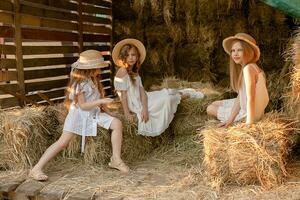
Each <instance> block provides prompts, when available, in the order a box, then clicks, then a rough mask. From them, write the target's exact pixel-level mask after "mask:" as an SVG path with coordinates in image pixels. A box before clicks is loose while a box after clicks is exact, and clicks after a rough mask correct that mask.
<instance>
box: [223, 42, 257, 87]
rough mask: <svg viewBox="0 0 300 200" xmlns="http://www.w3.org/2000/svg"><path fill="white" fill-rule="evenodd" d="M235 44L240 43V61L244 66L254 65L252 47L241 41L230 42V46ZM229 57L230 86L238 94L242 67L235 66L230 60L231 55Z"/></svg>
mask: <svg viewBox="0 0 300 200" xmlns="http://www.w3.org/2000/svg"><path fill="white" fill-rule="evenodd" d="M236 42H240V43H241V46H242V47H243V58H242V59H243V62H244V64H249V63H255V60H254V59H255V57H254V50H253V49H252V47H251V46H250V45H249V44H248V43H247V42H244V41H242V40H234V41H233V42H232V46H233V44H234V43H236ZM232 46H231V47H232ZM229 57H230V58H229V62H230V63H229V72H230V86H231V88H232V89H233V90H234V91H235V92H238V91H239V89H240V88H241V83H242V77H243V74H242V65H240V64H236V63H235V62H234V60H233V59H232V57H231V54H230V56H229Z"/></svg>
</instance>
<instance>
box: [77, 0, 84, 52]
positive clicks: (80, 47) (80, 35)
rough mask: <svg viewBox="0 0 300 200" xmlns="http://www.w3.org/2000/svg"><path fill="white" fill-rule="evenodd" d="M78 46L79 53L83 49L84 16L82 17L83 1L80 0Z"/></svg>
mask: <svg viewBox="0 0 300 200" xmlns="http://www.w3.org/2000/svg"><path fill="white" fill-rule="evenodd" d="M77 2H78V10H77V12H78V46H79V53H81V52H82V51H83V18H82V2H81V0H78V1H77Z"/></svg>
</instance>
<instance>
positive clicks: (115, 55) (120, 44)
mask: <svg viewBox="0 0 300 200" xmlns="http://www.w3.org/2000/svg"><path fill="white" fill-rule="evenodd" d="M126 44H130V45H133V46H135V47H136V48H137V49H138V51H139V54H140V58H139V60H140V64H142V63H143V62H144V60H145V58H146V48H145V46H144V45H143V43H142V42H141V41H139V40H137V39H132V38H128V39H124V40H121V41H120V42H118V43H117V44H116V45H115V47H114V49H113V51H112V59H113V61H114V63H115V64H116V65H117V66H119V67H125V65H124V63H123V61H122V59H121V58H120V51H121V49H122V48H123V47H124V45H126Z"/></svg>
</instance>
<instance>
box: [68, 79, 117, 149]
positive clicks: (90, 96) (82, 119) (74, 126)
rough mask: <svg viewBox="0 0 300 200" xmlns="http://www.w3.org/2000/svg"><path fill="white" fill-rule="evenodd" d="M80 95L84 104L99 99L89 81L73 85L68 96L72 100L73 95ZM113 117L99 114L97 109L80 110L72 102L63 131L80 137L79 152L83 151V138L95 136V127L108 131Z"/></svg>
mask: <svg viewBox="0 0 300 200" xmlns="http://www.w3.org/2000/svg"><path fill="white" fill-rule="evenodd" d="M79 93H82V94H83V95H84V97H85V101H86V102H91V101H95V100H97V99H99V98H100V93H99V92H98V89H97V87H96V86H95V85H94V83H93V82H92V81H91V80H88V81H83V82H81V83H79V84H74V85H73V87H72V92H71V93H70V95H69V98H70V100H74V97H75V95H77V94H79ZM112 120H113V117H112V116H110V115H108V114H107V113H105V112H101V110H100V108H99V107H96V108H94V109H92V110H82V109H81V108H80V107H79V105H78V104H75V102H74V101H72V103H71V105H70V109H69V113H68V115H67V117H66V119H65V123H64V128H63V131H65V132H70V133H74V134H77V135H81V136H82V143H81V152H83V151H84V145H85V136H96V135H97V125H99V126H101V127H103V128H105V129H109V127H110V124H111V122H112Z"/></svg>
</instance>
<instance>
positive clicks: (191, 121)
mask: <svg viewBox="0 0 300 200" xmlns="http://www.w3.org/2000/svg"><path fill="white" fill-rule="evenodd" d="M163 88H172V89H173V88H176V89H184V88H193V89H195V90H196V91H200V92H202V93H203V94H204V98H202V99H193V98H188V99H185V100H182V101H181V103H180V104H179V105H178V108H177V112H176V114H175V117H174V120H173V121H172V123H171V128H172V131H173V132H174V134H175V136H182V135H188V134H196V129H198V128H201V127H203V126H204V124H205V121H206V120H207V119H208V116H207V114H206V108H207V106H208V105H209V104H210V103H211V102H213V101H215V100H219V99H224V98H226V94H227V93H226V89H224V88H223V89H222V88H217V87H215V86H213V85H212V84H211V83H203V82H187V81H184V80H180V79H177V78H175V77H166V78H164V79H163V80H162V84H161V85H153V86H152V87H151V90H160V89H163Z"/></svg>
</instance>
